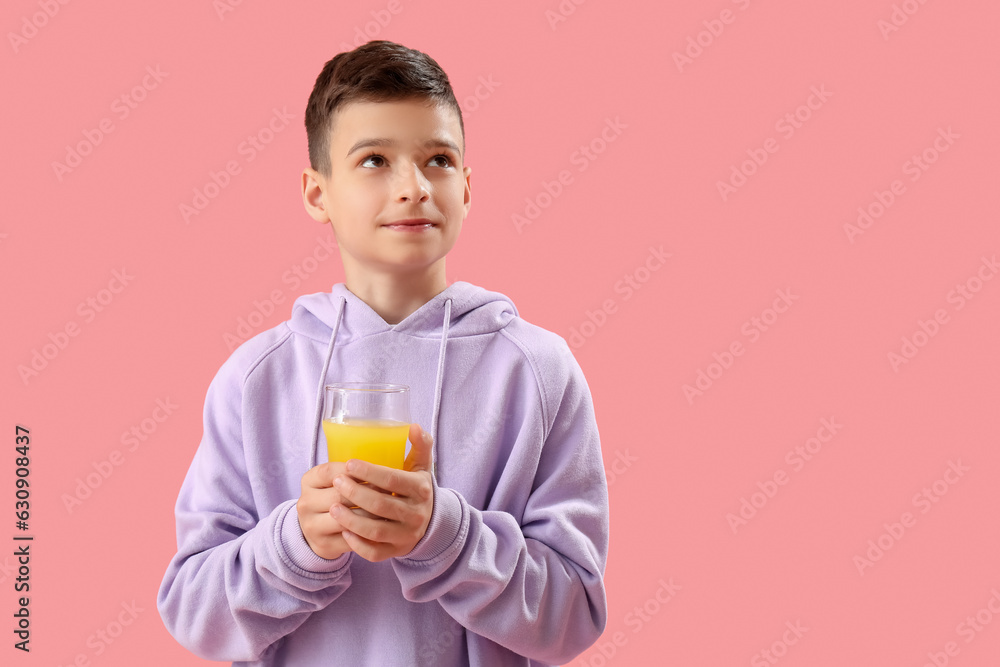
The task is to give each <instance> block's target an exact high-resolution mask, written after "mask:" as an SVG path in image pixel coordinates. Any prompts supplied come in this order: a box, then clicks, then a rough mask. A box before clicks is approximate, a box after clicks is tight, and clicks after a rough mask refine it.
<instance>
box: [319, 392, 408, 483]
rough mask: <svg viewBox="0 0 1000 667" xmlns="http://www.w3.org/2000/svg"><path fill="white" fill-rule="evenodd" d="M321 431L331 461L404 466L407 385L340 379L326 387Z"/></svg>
mask: <svg viewBox="0 0 1000 667" xmlns="http://www.w3.org/2000/svg"><path fill="white" fill-rule="evenodd" d="M325 392H326V396H325V399H324V402H323V432H324V433H325V434H326V446H327V452H328V453H329V455H330V461H341V462H346V461H347V460H348V459H361V460H362V461H368V462H370V463H376V464H378V465H383V466H387V467H389V468H397V469H399V470H402V469H403V461H404V460H405V458H406V457H405V455H406V437H407V434H408V433H409V431H410V388H409V387H407V386H406V385H402V384H375V383H370V382H340V383H337V384H328V385H326V387H325Z"/></svg>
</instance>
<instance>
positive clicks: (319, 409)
mask: <svg viewBox="0 0 1000 667" xmlns="http://www.w3.org/2000/svg"><path fill="white" fill-rule="evenodd" d="M346 307H347V299H345V298H344V297H340V312H338V313H337V321H336V322H335V323H334V325H333V333H332V334H330V345H329V347H327V349H326V359H325V360H324V361H323V370H322V371H320V374H319V387H317V388H316V428H315V429H314V430H313V449H312V459H311V460H310V462H309V469H310V470H312V469H313V468H315V467H316V457H317V447H316V445H315V443H317V442H319V430H320V426H321V425H322V423H323V388H324V387H325V386H326V372H327V371H328V370H329V369H330V359H331V358H332V357H333V346H334V344H335V343H336V342H337V332H338V331H339V330H340V322H341V320H343V319H344V308H346Z"/></svg>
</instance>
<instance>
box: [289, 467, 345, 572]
mask: <svg viewBox="0 0 1000 667" xmlns="http://www.w3.org/2000/svg"><path fill="white" fill-rule="evenodd" d="M346 469H347V468H346V464H344V463H321V464H320V465H318V466H316V467H315V468H312V469H311V470H309V471H307V472H306V474H304V475H303V476H302V495H301V496H299V502H298V503H296V505H295V509H296V510H297V511H298V514H299V526H300V527H301V528H302V535H303V536H304V537H305V538H306V543H308V544H309V548H310V549H312V550H313V553H315V554H316V555H317V556H319V557H320V558H326V559H328V560H333V559H334V558H337V557H339V556H341V555H342V554H344V553H347V552H348V551H350V550H351V547H350V546H349V545H348V544H347V542H346V541H344V538H343V536H342V535H341V531H343V526H341V525H340V523H339V522H338V521H337V520H336V519H334V518H333V515H332V514H331V513H330V510H331V509H332V508H333V507H339V506H340V502H341V496H340V492H339V491H337V489H336V488H334V486H333V480H334V478H335V477H337V476H338V475H341V474H343V473H344V472H345V471H346ZM348 514H350V512H348Z"/></svg>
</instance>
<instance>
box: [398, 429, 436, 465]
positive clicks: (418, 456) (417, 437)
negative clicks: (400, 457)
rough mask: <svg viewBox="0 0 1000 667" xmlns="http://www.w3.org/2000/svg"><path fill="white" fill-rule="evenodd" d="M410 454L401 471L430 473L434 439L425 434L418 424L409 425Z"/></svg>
mask: <svg viewBox="0 0 1000 667" xmlns="http://www.w3.org/2000/svg"><path fill="white" fill-rule="evenodd" d="M409 438H410V444H411V445H413V446H412V447H411V448H410V453H409V454H408V455H407V457H406V462H405V463H404V464H403V469H404V470H407V471H409V472H417V471H419V470H426V471H427V472H431V469H432V467H433V462H432V458H433V451H434V439H433V438H431V434H430V433H426V432H425V431H424V429H422V428H421V427H420V424H416V423H414V424H410V434H409Z"/></svg>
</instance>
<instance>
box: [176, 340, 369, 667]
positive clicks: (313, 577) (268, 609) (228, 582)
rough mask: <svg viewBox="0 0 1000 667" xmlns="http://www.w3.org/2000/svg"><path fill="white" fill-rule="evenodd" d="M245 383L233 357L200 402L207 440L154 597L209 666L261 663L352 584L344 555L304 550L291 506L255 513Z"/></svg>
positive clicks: (186, 486) (181, 503)
mask: <svg viewBox="0 0 1000 667" xmlns="http://www.w3.org/2000/svg"><path fill="white" fill-rule="evenodd" d="M234 356H235V355H234ZM242 386H243V378H242V373H241V370H240V367H239V365H238V364H236V363H234V357H231V358H230V360H229V361H228V362H227V363H226V364H224V365H223V367H222V369H220V371H219V373H218V374H217V375H216V377H215V379H214V380H213V381H212V384H211V386H210V387H209V390H208V394H207V397H206V399H205V416H204V419H205V422H204V423H205V432H204V436H203V438H202V441H201V445H200V446H199V448H198V451H197V452H196V454H195V456H194V459H193V461H192V463H191V467H190V469H189V470H188V473H187V476H186V477H185V479H184V483H183V485H182V487H181V491H180V494H179V496H178V499H177V505H176V518H177V554H176V555H175V556H174V558H173V559H172V560H171V562H170V565H169V566H168V569H167V572H166V575H165V576H164V579H163V583H162V584H161V586H160V591H159V595H158V597H157V607H158V609H159V612H160V616H161V617H162V618H163V622H164V624H165V625H166V627H167V629H168V630H169V631H170V633H171V634H172V635H173V636H174V637H175V638H176V639H177V641H179V642H180V643H181V644H182V645H184V646H185V647H187V648H188V649H189V650H190V651H192V652H193V653H195V654H197V655H199V656H201V657H203V658H207V659H209V660H227V661H229V660H231V661H253V660H257V659H259V658H260V657H261V656H262V655H263V654H264V653H265V652H266V651H267V649H268V647H270V646H271V645H272V644H274V643H275V642H277V641H278V640H280V639H281V638H282V637H284V636H285V635H287V634H289V633H290V632H292V631H293V630H295V629H296V628H297V627H299V626H300V625H301V624H302V623H304V622H305V621H306V619H307V618H308V617H309V615H310V614H311V613H312V612H314V611H316V610H319V609H322V608H324V607H326V606H327V605H329V604H330V603H331V602H332V601H333V600H334V599H336V598H337V597H338V596H339V595H340V594H341V593H343V592H344V590H346V588H347V587H348V586H349V585H350V582H351V577H350V569H349V562H350V560H349V559H350V554H345V555H343V556H341V557H340V558H338V559H336V560H326V559H323V558H320V557H319V556H317V555H316V554H315V553H313V551H312V550H311V549H310V548H309V545H308V544H307V543H306V541H305V538H304V537H303V535H302V530H301V528H300V527H299V522H298V514H297V512H296V507H295V506H296V502H297V499H292V500H288V501H285V502H283V503H280V504H278V505H277V506H276V507H274V508H273V510H272V511H270V512H269V513H268V514H266V515H264V516H258V509H257V505H256V504H255V502H254V497H253V492H252V489H251V484H250V480H249V476H248V474H247V469H246V461H245V457H244V455H243V434H242V423H243V420H242V418H241V415H242V405H243V400H242Z"/></svg>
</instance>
